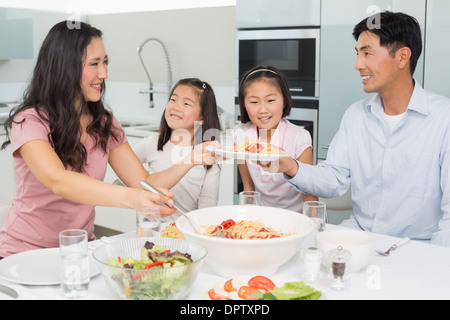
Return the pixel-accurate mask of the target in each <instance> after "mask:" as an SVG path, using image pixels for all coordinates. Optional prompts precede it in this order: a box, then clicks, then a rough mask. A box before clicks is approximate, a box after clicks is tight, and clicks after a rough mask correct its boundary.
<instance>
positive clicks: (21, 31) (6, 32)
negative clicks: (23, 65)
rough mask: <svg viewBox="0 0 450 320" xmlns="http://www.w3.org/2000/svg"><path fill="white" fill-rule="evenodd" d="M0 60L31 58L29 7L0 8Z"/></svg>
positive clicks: (30, 13) (31, 30)
mask: <svg viewBox="0 0 450 320" xmlns="http://www.w3.org/2000/svg"><path fill="white" fill-rule="evenodd" d="M0 43H1V45H0V60H1V59H32V58H33V16H32V10H31V9H16V8H0Z"/></svg>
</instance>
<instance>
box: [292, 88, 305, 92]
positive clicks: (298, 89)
mask: <svg viewBox="0 0 450 320" xmlns="http://www.w3.org/2000/svg"><path fill="white" fill-rule="evenodd" d="M289 91H292V92H303V88H289Z"/></svg>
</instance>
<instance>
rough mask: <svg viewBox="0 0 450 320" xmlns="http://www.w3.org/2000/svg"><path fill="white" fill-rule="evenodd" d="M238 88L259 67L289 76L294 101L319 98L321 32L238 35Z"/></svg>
mask: <svg viewBox="0 0 450 320" xmlns="http://www.w3.org/2000/svg"><path fill="white" fill-rule="evenodd" d="M236 38H237V45H236V49H237V54H236V57H237V66H236V88H239V82H240V79H241V76H242V75H243V74H244V73H245V72H246V71H248V70H250V69H251V68H253V67H255V66H257V65H272V66H275V67H276V68H278V69H279V70H280V71H281V72H283V74H284V75H285V76H286V78H287V80H288V83H289V87H290V90H291V93H292V97H293V98H294V99H296V98H301V97H319V70H320V69H319V45H320V29H319V28H310V27H308V28H276V29H246V30H238V31H237V37H236Z"/></svg>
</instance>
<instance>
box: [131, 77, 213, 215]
mask: <svg viewBox="0 0 450 320" xmlns="http://www.w3.org/2000/svg"><path fill="white" fill-rule="evenodd" d="M219 136H220V122H219V117H218V114H217V105H216V98H215V95H214V91H213V89H212V88H211V86H210V85H209V84H208V83H206V82H203V81H201V80H199V79H196V78H189V79H182V80H180V81H178V82H177V83H176V85H175V86H174V88H173V89H172V92H171V94H170V99H169V101H168V103H167V106H166V109H165V112H164V114H163V115H162V118H161V124H160V130H159V135H154V136H150V137H148V138H146V139H144V140H143V141H141V142H140V143H139V144H137V145H136V147H135V148H134V151H135V152H136V154H137V156H138V157H139V159H140V160H141V162H143V163H146V164H147V165H148V168H149V172H150V173H153V175H152V176H153V177H155V176H156V175H158V176H159V178H160V182H158V184H157V185H159V186H163V187H165V188H167V189H170V192H171V193H173V194H174V195H175V197H176V203H177V205H178V206H179V207H180V209H182V210H183V211H185V212H188V211H192V210H195V209H198V208H203V207H210V206H215V205H217V201H218V197H219V183H220V169H221V168H220V166H219V165H218V164H215V161H217V159H214V158H212V155H211V153H209V152H208V151H205V150H204V147H205V146H207V145H210V144H213V145H215V146H218V147H221V146H220V144H219V143H218V140H219ZM213 140H214V141H213ZM205 141H206V142H205ZM169 168H171V169H170V172H171V173H172V174H171V175H167V174H165V172H166V171H165V170H167V169H169ZM175 170H176V171H177V172H178V173H179V174H174V171H175ZM179 176H183V177H182V178H181V180H179V179H176V178H175V177H179ZM174 178H175V179H174ZM178 216H179V213H178V214H175V215H172V216H170V220H175V219H176V218H178Z"/></svg>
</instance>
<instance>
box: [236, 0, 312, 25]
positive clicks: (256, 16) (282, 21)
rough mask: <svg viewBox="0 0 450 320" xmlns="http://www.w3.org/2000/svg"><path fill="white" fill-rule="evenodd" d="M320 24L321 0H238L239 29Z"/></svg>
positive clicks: (237, 23)
mask: <svg viewBox="0 0 450 320" xmlns="http://www.w3.org/2000/svg"><path fill="white" fill-rule="evenodd" d="M319 25H320V1H319V0H278V1H273V0H238V1H236V28H237V29H247V28H277V27H282V28H285V27H298V26H319Z"/></svg>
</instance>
